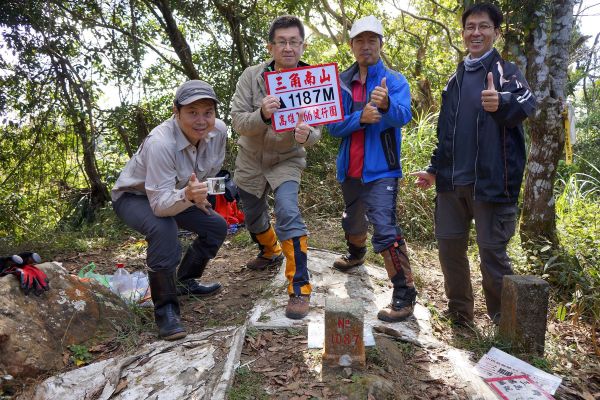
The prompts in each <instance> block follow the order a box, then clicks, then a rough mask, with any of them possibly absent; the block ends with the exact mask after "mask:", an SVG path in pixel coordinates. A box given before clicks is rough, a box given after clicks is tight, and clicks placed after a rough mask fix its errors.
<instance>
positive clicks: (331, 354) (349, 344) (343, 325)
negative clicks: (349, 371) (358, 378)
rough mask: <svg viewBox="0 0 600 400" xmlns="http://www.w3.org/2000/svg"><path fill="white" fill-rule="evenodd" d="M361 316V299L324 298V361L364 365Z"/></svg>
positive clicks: (355, 365) (343, 364)
mask: <svg viewBox="0 0 600 400" xmlns="http://www.w3.org/2000/svg"><path fill="white" fill-rule="evenodd" d="M363 317H364V315H363V305H362V302H361V301H360V300H353V299H340V298H337V297H334V296H331V297H328V298H327V300H326V303H325V348H324V352H323V365H326V366H329V367H344V368H345V367H364V366H365V361H366V358H365V342H364V340H363Z"/></svg>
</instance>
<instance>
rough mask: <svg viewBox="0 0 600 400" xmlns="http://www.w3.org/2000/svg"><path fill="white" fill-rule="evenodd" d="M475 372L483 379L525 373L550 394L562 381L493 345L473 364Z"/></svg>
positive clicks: (554, 391)
mask: <svg viewBox="0 0 600 400" xmlns="http://www.w3.org/2000/svg"><path fill="white" fill-rule="evenodd" d="M475 372H476V373H477V374H478V375H479V376H481V377H482V378H484V379H485V378H498V377H507V376H515V375H527V376H529V377H530V378H531V379H532V380H533V381H534V382H535V383H536V384H537V385H539V386H540V387H541V388H543V389H544V390H545V391H547V392H548V393H550V394H554V393H556V389H558V387H559V386H560V383H561V381H562V379H561V378H559V377H558V376H554V375H551V374H549V373H547V372H544V371H542V370H540V369H537V368H535V367H534V366H532V365H530V364H527V363H526V362H525V361H522V360H519V359H518V358H516V357H513V356H511V355H510V354H507V353H505V352H503V351H502V350H499V349H497V348H495V347H492V348H491V349H490V350H489V351H488V352H487V354H485V355H484V356H483V357H481V359H480V360H479V362H478V363H477V365H475Z"/></svg>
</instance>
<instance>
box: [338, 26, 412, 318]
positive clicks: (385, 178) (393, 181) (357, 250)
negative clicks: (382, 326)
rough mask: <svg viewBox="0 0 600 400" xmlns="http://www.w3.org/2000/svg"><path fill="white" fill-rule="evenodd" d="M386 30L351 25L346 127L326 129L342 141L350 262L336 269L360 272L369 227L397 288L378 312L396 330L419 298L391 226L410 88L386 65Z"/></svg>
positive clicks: (344, 76)
mask: <svg viewBox="0 0 600 400" xmlns="http://www.w3.org/2000/svg"><path fill="white" fill-rule="evenodd" d="M382 47H383V26H382V25H381V22H379V20H378V19H377V18H375V17H374V16H372V15H370V16H368V17H364V18H361V19H359V20H357V21H355V22H354V24H353V25H352V29H351V30H350V48H351V49H352V53H353V54H354V57H355V59H356V62H355V63H354V64H353V65H352V66H351V67H350V68H348V69H347V70H346V71H344V72H342V73H341V74H340V83H341V88H342V103H343V106H344V120H343V121H341V122H337V123H333V124H330V125H329V133H330V134H331V135H332V136H335V137H339V138H341V139H342V142H341V145H340V149H339V152H338V158H337V178H338V181H339V182H340V183H341V186H342V194H343V196H344V203H345V210H344V214H343V216H342V228H343V229H344V232H345V234H346V243H347V245H348V254H346V255H344V256H342V257H340V258H339V259H337V260H336V261H335V262H334V264H333V267H334V268H337V269H339V270H341V271H344V272H346V271H349V270H350V269H352V268H354V267H357V266H359V265H361V264H362V263H363V262H364V261H365V256H366V253H367V229H368V224H369V223H371V224H372V225H373V237H372V238H371V243H372V244H373V250H375V252H376V253H380V254H381V255H382V256H383V260H384V263H385V269H386V270H387V273H388V276H389V278H390V280H391V282H392V284H393V286H394V292H393V295H392V301H391V303H390V305H389V306H387V307H386V308H384V309H382V310H380V311H379V313H378V314H377V317H378V318H379V319H381V320H383V321H388V322H397V321H402V320H403V319H406V318H407V317H409V316H410V315H412V313H413V305H414V303H415V298H416V295H417V292H416V290H415V285H414V281H413V277H412V272H411V267H410V263H409V260H408V252H407V249H406V243H405V240H404V235H403V233H402V229H400V227H399V226H398V224H397V223H396V198H397V195H398V179H400V178H401V177H402V168H401V165H400V158H401V157H400V143H401V141H402V135H401V130H400V128H401V127H402V126H404V125H406V124H407V123H408V122H409V121H410V120H411V118H412V117H411V112H410V92H409V87H408V82H407V81H406V79H405V78H404V76H402V74H401V73H399V72H396V71H392V70H391V69H389V68H386V67H385V66H384V65H383V61H382V60H381V48H382Z"/></svg>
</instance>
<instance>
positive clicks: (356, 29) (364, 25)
mask: <svg viewBox="0 0 600 400" xmlns="http://www.w3.org/2000/svg"><path fill="white" fill-rule="evenodd" d="M363 32H373V33H376V34H378V35H379V36H381V37H383V25H381V22H380V21H379V20H378V19H377V18H375V17H374V16H372V15H369V16H366V17H363V18H361V19H358V20H356V21H354V24H352V29H350V33H349V34H350V39H354V38H355V37H356V36H358V35H360V34H361V33H363Z"/></svg>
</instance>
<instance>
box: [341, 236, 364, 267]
mask: <svg viewBox="0 0 600 400" xmlns="http://www.w3.org/2000/svg"><path fill="white" fill-rule="evenodd" d="M346 245H347V246H348V253H346V254H345V255H343V256H341V257H338V258H337V259H336V260H335V261H334V262H333V268H335V269H337V270H340V271H342V272H346V271H348V270H349V269H351V268H354V267H358V266H359V265H362V264H364V263H365V256H366V255H367V233H366V232H365V233H361V234H359V235H349V234H346Z"/></svg>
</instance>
